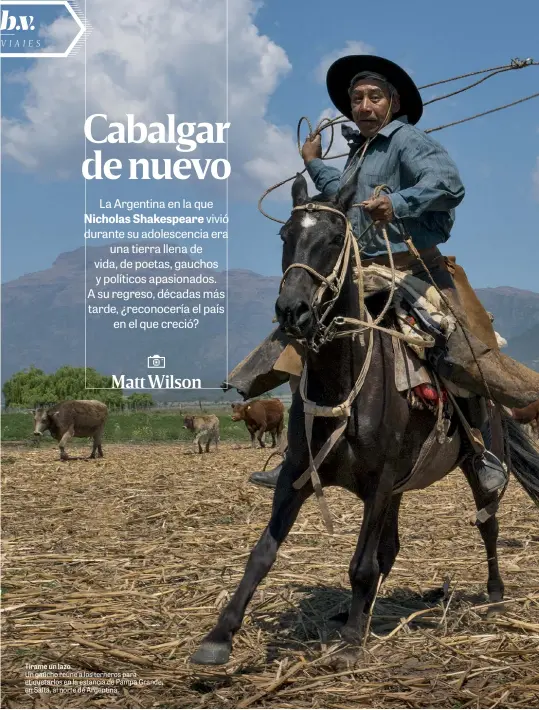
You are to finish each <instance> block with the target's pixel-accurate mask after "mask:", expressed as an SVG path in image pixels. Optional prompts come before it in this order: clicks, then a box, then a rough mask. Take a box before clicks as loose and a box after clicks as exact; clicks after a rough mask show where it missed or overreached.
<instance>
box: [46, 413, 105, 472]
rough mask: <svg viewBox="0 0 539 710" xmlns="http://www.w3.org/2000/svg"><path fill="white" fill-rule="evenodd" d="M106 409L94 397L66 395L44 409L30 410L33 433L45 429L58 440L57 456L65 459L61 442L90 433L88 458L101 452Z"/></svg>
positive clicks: (67, 457) (66, 457)
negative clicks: (66, 398) (68, 398)
mask: <svg viewBox="0 0 539 710" xmlns="http://www.w3.org/2000/svg"><path fill="white" fill-rule="evenodd" d="M108 414H109V410H108V407H107V405H106V404H103V402H99V401H98V400H96V399H70V400H67V401H65V402H60V404H57V405H56V406H54V407H49V408H48V409H42V408H40V409H36V410H35V412H34V435H35V436H43V433H44V432H46V431H47V430H48V431H50V433H51V436H52V437H53V438H54V439H56V441H58V442H59V448H60V459H61V460H62V461H67V460H68V459H69V456H68V455H67V454H66V452H65V446H66V444H67V442H68V441H69V440H70V439H71V437H73V436H76V437H90V436H91V437H93V440H94V443H93V447H92V453H91V454H90V458H91V459H95V458H96V454H97V456H98V457H102V456H103V449H102V448H101V438H102V436H103V429H104V428H105V423H106V421H107V417H108Z"/></svg>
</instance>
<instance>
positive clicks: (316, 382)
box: [191, 176, 539, 664]
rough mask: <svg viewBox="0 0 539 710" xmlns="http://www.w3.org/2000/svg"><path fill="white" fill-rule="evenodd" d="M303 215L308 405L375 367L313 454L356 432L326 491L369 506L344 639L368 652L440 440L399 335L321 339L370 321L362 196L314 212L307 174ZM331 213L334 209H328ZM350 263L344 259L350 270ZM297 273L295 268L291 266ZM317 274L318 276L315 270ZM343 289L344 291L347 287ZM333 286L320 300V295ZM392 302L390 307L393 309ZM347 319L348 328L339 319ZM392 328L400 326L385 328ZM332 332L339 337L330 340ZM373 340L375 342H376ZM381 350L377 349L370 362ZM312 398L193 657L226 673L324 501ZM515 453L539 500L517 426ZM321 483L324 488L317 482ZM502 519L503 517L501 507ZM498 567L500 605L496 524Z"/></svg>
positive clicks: (297, 254) (297, 247)
mask: <svg viewBox="0 0 539 710" xmlns="http://www.w3.org/2000/svg"><path fill="white" fill-rule="evenodd" d="M292 198H293V205H294V210H293V213H292V216H291V217H290V219H289V220H288V222H287V223H286V225H285V226H284V227H283V229H282V230H281V236H282V239H283V242H284V245H283V272H284V273H285V279H284V282H283V285H282V290H281V293H280V296H279V298H278V300H277V303H276V313H277V317H278V320H279V323H280V326H281V328H283V330H285V331H286V332H287V333H288V334H289V335H291V336H293V337H295V338H298V339H302V340H303V341H304V343H305V344H306V345H307V347H308V351H307V356H306V364H305V367H306V369H307V371H308V380H307V383H306V392H304V397H305V399H306V400H310V401H311V402H313V401H314V402H316V403H317V404H318V405H326V406H328V407H334V406H335V405H336V404H339V403H342V402H343V401H344V400H346V398H347V397H349V395H350V392H351V391H352V388H353V387H354V384H355V383H356V381H357V380H358V376H359V374H360V371H361V368H362V366H363V364H364V362H365V359H366V358H370V367H369V369H368V375H367V377H366V378H365V379H364V382H363V385H362V387H361V389H360V391H359V394H358V396H357V397H356V398H355V400H354V401H353V404H352V406H351V410H350V416H349V417H345V418H343V417H340V418H339V417H335V416H331V417H325V416H317V417H316V419H315V420H314V425H313V428H312V441H311V450H312V454H313V455H315V454H316V453H317V452H319V451H320V449H321V447H322V446H323V445H324V444H325V443H326V442H327V441H328V440H329V439H330V438H331V436H332V434H333V433H334V432H335V431H336V429H338V427H339V426H342V424H343V422H345V423H346V426H345V428H344V431H343V433H342V435H340V436H339V438H338V439H337V438H336V437H334V438H335V440H336V443H335V445H334V446H333V448H332V449H331V451H330V453H329V454H328V455H327V457H326V458H325V460H324V462H323V464H322V465H321V466H320V468H319V472H320V479H321V481H322V486H340V487H342V488H345V489H347V490H349V491H351V492H353V493H354V494H356V495H357V496H359V497H360V498H361V499H362V500H363V502H364V514H363V520H362V523H361V529H360V532H359V539H358V543H357V546H356V550H355V552H354V555H353V557H352V560H351V563H350V568H349V575H350V584H351V587H352V604H351V608H350V611H349V614H348V617H347V620H346V623H345V625H344V626H343V628H342V631H341V635H342V638H343V640H344V642H345V643H346V644H347V645H352V646H354V645H357V644H358V643H359V642H360V641H361V640H362V636H363V634H364V631H365V623H366V619H367V615H368V612H369V609H370V607H371V605H372V603H373V601H374V598H375V596H376V590H377V586H378V582H379V578H380V575H382V577H383V578H385V577H386V576H387V575H388V574H389V572H390V570H391V568H392V566H393V563H394V561H395V558H396V556H397V553H398V551H399V533H398V517H399V506H400V503H401V498H402V493H400V492H398V491H399V484H400V482H402V481H403V480H406V478H407V476H408V475H409V474H410V472H411V471H412V469H413V468H414V464H415V463H416V461H417V459H418V456H419V453H420V451H421V448H422V446H423V444H424V442H425V441H426V439H427V437H428V436H429V434H430V433H431V432H432V430H433V426H434V424H435V417H434V416H433V414H432V413H431V412H430V411H428V410H418V409H413V408H410V407H409V405H408V402H407V399H406V398H405V397H404V396H403V395H402V394H401V393H399V391H398V390H397V388H396V385H395V376H394V350H393V345H392V337H391V335H389V334H387V333H385V332H382V331H380V330H372V329H371V330H370V332H369V333H367V334H365V337H364V338H363V339H360V338H359V337H358V336H357V335H355V336H354V337H352V336H351V335H349V336H348V337H335V338H333V339H328V338H326V340H325V342H324V340H323V339H322V340H321V339H320V338H318V340H317V334H319V333H320V329H321V324H322V323H323V321H324V318H326V316H327V315H328V308H329V309H330V310H331V313H330V314H329V315H331V316H332V317H333V318H335V317H336V318H337V321H336V323H341V324H342V322H343V320H342V318H343V317H346V318H352V319H359V316H360V315H361V314H360V305H359V301H358V294H357V285H356V283H355V282H354V278H353V273H352V266H353V260H352V259H350V260H349V262H348V263H347V264H346V269H345V271H344V272H343V274H342V278H339V279H337V281H335V280H333V281H332V278H333V277H331V276H330V275H331V274H332V273H333V274H334V273H335V265H338V264H339V263H340V264H341V265H342V264H343V263H344V262H343V259H342V254H343V249H344V246H345V241H346V238H347V236H349V232H348V231H347V228H348V222H347V220H346V216H345V215H346V212H347V209H348V208H349V205H350V203H351V200H352V199H353V194H352V193H351V192H350V191H348V194H345V193H342V194H341V195H340V196H337V197H336V198H334V199H332V200H325V201H324V200H321V199H315V200H311V202H314V203H316V204H315V208H316V206H318V207H317V208H316V209H314V210H313V209H309V208H308V195H307V184H306V182H305V179H304V178H303V177H301V176H298V177H297V178H296V180H295V182H294V185H293V188H292ZM328 208H329V209H328ZM339 260H340V261H339ZM291 267H293V268H291ZM305 267H307V268H305ZM336 284H337V285H336ZM321 286H322V287H324V286H325V287H327V290H326V291H325V295H324V296H323V297H322V298H320V288H321ZM377 299H379V297H378V296H374V297H373V298H371V299H369V310H371V311H372V312H376V311H378V312H380V310H381V306H380V304H378V303H377ZM381 300H382V301H383V300H384V299H381ZM339 318H340V319H341V320H339ZM384 325H387V326H389V327H391V326H392V325H393V320H392V318H391V317H390V318H389V320H386V321H385V322H384ZM326 334H327V331H326ZM371 334H372V343H371V341H370V337H371ZM369 344H370V346H371V348H372V350H371V352H370V353H369V352H368V350H369ZM304 397H302V395H301V394H300V391H299V390H298V391H297V392H296V393H295V395H294V398H293V402H292V407H291V410H290V418H289V428H288V451H287V455H286V458H285V461H284V463H283V467H282V470H281V473H280V476H279V479H278V483H277V487H276V490H275V494H274V499H273V510H272V515H271V519H270V521H269V524H268V526H267V527H266V528H265V530H264V532H263V533H262V535H261V537H260V539H259V541H258V542H257V543H256V545H255V547H254V549H253V550H252V552H251V555H250V557H249V560H248V562H247V566H246V569H245V573H244V576H243V578H242V580H241V582H240V584H239V586H238V588H237V589H236V591H235V593H234V595H233V597H232V598H231V600H230V602H229V603H228V605H227V606H226V607H225V609H224V610H223V611H222V613H221V615H220V617H219V620H218V622H217V624H216V626H215V627H214V628H213V629H212V631H211V632H210V633H209V634H208V635H207V636H206V637H205V639H204V640H203V641H202V643H201V646H200V647H199V649H198V650H197V652H196V653H195V654H194V656H193V657H192V659H191V660H192V662H194V663H199V664H223V663H226V662H227V661H228V659H229V656H230V653H231V650H232V640H233V637H234V634H235V633H236V632H237V631H238V630H239V628H240V626H241V624H242V620H243V616H244V613H245V609H246V607H247V604H248V603H249V601H250V599H251V598H252V596H253V594H254V592H255V590H256V588H257V586H258V585H259V583H260V582H261V580H262V579H264V577H265V576H266V575H267V574H268V572H269V571H270V569H271V567H272V565H273V563H274V561H275V559H276V556H277V551H278V549H279V546H280V545H281V544H282V542H283V541H284V540H285V538H286V536H287V534H288V532H289V531H290V529H291V527H292V525H293V524H294V521H295V520H296V517H297V515H298V512H299V510H300V508H301V506H302V505H303V503H304V502H305V500H306V499H307V498H308V497H309V496H310V495H311V494H312V493H313V484H312V483H311V480H310V479H308V480H307V481H306V483H305V485H302V486H299V487H295V486H294V482H297V481H298V479H299V478H300V477H301V476H302V474H303V473H304V472H305V471H306V470H307V469H308V467H309V464H310V460H311V459H310V456H309V447H308V439H307V434H306V414H305V412H306V409H305V404H304ZM505 425H506V428H507V431H508V449H509V452H510V460H511V469H512V472H513V473H514V475H515V476H516V478H517V479H518V480H519V482H520V483H521V484H522V485H523V487H524V488H525V490H526V491H527V493H528V494H529V495H530V496H531V497H532V498H533V499H534V500H535V502H538V501H539V456H538V455H537V453H536V452H535V451H534V449H533V447H532V445H531V443H530V442H529V440H528V439H527V437H526V436H525V435H524V434H523V432H522V431H521V430H520V429H519V427H518V425H517V424H515V423H514V422H512V421H511V419H510V418H509V417H507V420H506V421H505ZM448 436H449V437H451V436H459V424H458V421H457V420H455V421H453V422H452V423H451V427H450V429H449V431H448ZM494 438H497V439H498V441H497V442H496V441H493V442H492V446H491V448H492V449H493V453H495V454H496V455H497V456H498V457H499V458H500V459H503V458H504V456H505V453H506V452H504V450H503V449H504V447H503V437H494ZM465 446H466V442H465V437H461V438H460V439H459V445H458V446H457V449H456V450H455V449H454V448H453V453H452V455H451V456H449V457H446V459H445V460H442V463H441V464H440V466H441V470H440V474H439V475H438V477H437V478H438V479H439V478H441V477H443V476H444V475H446V474H448V473H449V472H450V471H451V470H453V469H454V468H455V467H456V466H457V464H458V463H459V462H460V460H461V457H462V454H463V453H464V452H465V451H466V449H465ZM463 468H464V471H465V474H466V477H467V479H468V482H469V484H470V486H471V488H472V492H473V495H474V498H475V501H476V505H477V508H478V510H479V509H481V510H482V509H484V508H487V506H489V505H490V504H493V503H495V502H496V500H497V494H496V493H493V494H490V495H485V494H484V493H483V492H482V490H481V488H480V487H479V484H478V482H477V479H476V476H475V474H474V473H473V468H472V467H471V466H468V465H466V464H463ZM315 483H316V482H315ZM491 509H492V508H491ZM478 525H479V530H480V532H481V536H482V538H483V541H484V544H485V548H486V553H487V560H488V595H489V601H490V602H493V603H495V602H501V601H502V599H503V592H504V587H503V582H502V580H501V577H500V573H499V569H498V560H497V550H496V542H497V537H498V523H497V520H496V516H495V514H491V515H490V517H488V518H487V519H486V520H485V521H484V522H479V523H478Z"/></svg>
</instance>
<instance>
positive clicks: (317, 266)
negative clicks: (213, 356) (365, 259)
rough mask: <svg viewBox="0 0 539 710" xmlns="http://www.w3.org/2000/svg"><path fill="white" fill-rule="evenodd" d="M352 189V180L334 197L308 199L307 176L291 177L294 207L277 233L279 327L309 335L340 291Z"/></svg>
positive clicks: (298, 335) (294, 334) (308, 337)
mask: <svg viewBox="0 0 539 710" xmlns="http://www.w3.org/2000/svg"><path fill="white" fill-rule="evenodd" d="M355 189H356V188H355V185H354V184H352V185H349V186H347V187H345V188H344V189H343V190H342V191H341V192H340V193H339V194H338V195H336V196H335V197H334V198H332V199H322V198H319V197H316V198H312V199H311V200H309V196H308V194H307V181H306V180H305V178H304V177H303V176H302V175H298V176H297V177H296V179H295V181H294V184H293V186H292V202H293V207H294V209H293V211H292V215H291V217H290V219H289V220H288V222H287V223H286V224H285V225H284V226H283V228H282V229H281V232H280V235H281V239H282V241H283V260H282V266H283V281H282V283H281V292H280V295H279V298H278V299H277V303H276V304H275V312H276V315H277V320H278V321H279V325H280V326H281V329H282V330H284V331H285V333H287V334H288V335H290V336H292V337H294V338H298V339H305V340H311V339H312V338H313V336H314V335H315V333H316V330H317V326H318V325H319V323H320V314H321V311H322V310H323V309H324V306H327V305H328V304H329V305H331V303H332V302H334V301H335V299H336V297H337V296H338V294H339V292H340V288H341V286H342V277H343V275H344V272H345V271H346V268H347V266H348V257H347V254H346V251H347V249H346V244H345V235H346V230H347V220H346V212H347V209H348V207H349V205H350V203H351V202H352V200H353V198H354V194H355ZM326 310H327V308H326Z"/></svg>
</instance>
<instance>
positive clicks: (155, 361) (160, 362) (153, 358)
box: [148, 355, 165, 369]
mask: <svg viewBox="0 0 539 710" xmlns="http://www.w3.org/2000/svg"><path fill="white" fill-rule="evenodd" d="M163 367H165V358H164V357H161V356H160V355H150V357H149V358H148V368H149V369H156V368H161V369H162V368H163Z"/></svg>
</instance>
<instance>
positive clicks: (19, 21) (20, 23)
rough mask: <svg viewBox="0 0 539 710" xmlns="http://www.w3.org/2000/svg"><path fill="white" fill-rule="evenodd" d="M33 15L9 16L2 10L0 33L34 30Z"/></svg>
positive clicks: (7, 12)
mask: <svg viewBox="0 0 539 710" xmlns="http://www.w3.org/2000/svg"><path fill="white" fill-rule="evenodd" d="M33 22H34V16H33V15H10V14H9V10H2V19H1V20H0V31H1V32H6V31H9V32H11V30H17V32H19V31H21V30H22V31H23V32H24V31H26V30H35V25H34V24H33Z"/></svg>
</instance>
